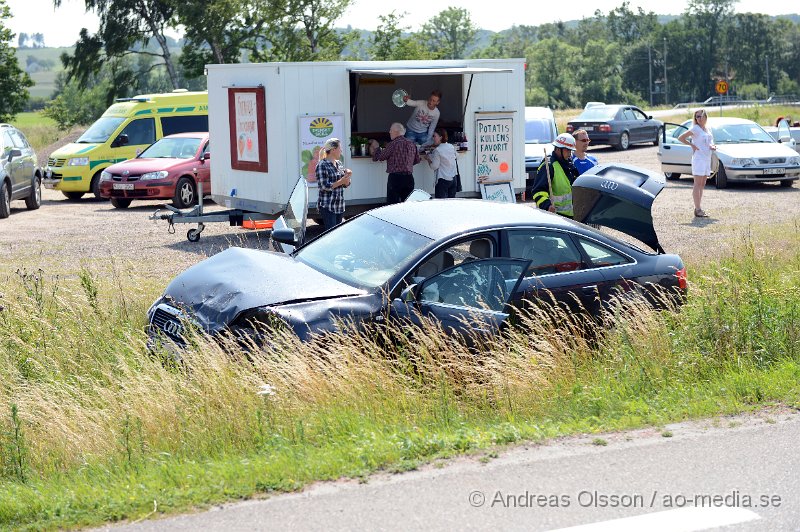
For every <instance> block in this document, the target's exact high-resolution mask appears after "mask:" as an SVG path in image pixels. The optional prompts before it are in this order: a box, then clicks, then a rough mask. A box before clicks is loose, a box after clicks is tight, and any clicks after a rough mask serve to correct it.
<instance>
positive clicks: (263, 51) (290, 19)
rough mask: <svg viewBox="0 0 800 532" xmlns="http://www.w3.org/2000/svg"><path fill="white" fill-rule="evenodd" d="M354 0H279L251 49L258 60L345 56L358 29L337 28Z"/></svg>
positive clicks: (333, 58)
mask: <svg viewBox="0 0 800 532" xmlns="http://www.w3.org/2000/svg"><path fill="white" fill-rule="evenodd" d="M351 3H352V0H327V1H323V0H279V1H278V2H271V6H272V8H271V9H272V12H271V16H270V17H269V20H268V21H267V24H266V25H265V27H264V31H263V32H262V35H261V37H260V39H259V41H258V42H257V43H256V44H257V46H256V48H254V49H252V50H251V51H250V53H251V57H252V59H253V60H255V61H326V60H337V59H340V58H341V54H342V51H343V50H344V49H345V47H346V46H347V45H348V44H350V43H354V42H356V41H357V39H358V34H357V32H354V31H349V32H340V31H338V30H337V29H336V28H335V24H336V21H338V20H339V19H340V18H341V17H342V15H343V14H344V12H345V11H346V10H347V8H348V7H350V4H351Z"/></svg>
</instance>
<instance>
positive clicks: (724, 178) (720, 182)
mask: <svg viewBox="0 0 800 532" xmlns="http://www.w3.org/2000/svg"><path fill="white" fill-rule="evenodd" d="M714 186H716V187H717V188H727V187H728V174H726V173H725V167H724V166H722V163H719V169H718V170H717V177H715V178H714Z"/></svg>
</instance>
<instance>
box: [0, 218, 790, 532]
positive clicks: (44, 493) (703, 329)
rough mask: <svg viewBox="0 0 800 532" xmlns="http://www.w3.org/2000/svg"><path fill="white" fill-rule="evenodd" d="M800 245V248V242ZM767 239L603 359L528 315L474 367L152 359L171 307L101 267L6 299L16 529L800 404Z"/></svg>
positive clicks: (447, 346) (21, 285) (776, 264)
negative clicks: (148, 319) (150, 312)
mask: <svg viewBox="0 0 800 532" xmlns="http://www.w3.org/2000/svg"><path fill="white" fill-rule="evenodd" d="M792 234H796V232H795V233H792ZM798 243H799V242H798V237H795V240H794V241H793V242H791V243H790V244H791V245H787V246H785V247H782V248H781V249H780V250H778V251H774V252H764V251H759V249H757V247H756V246H755V245H754V244H753V242H752V241H747V242H745V243H744V244H742V245H741V246H740V247H739V248H737V249H736V251H735V252H734V254H733V255H732V256H731V257H728V258H726V259H724V260H722V261H721V262H720V263H718V264H715V265H709V266H705V267H702V268H698V269H697V270H694V271H692V274H691V280H692V281H693V285H692V287H691V296H690V299H689V301H688V303H687V305H686V306H685V307H683V308H682V309H681V311H680V312H677V313H674V312H661V313H655V312H652V311H650V310H648V309H646V308H639V307H636V308H627V309H626V311H625V312H624V313H620V314H619V315H618V316H617V319H616V321H615V325H614V326H613V327H612V328H608V329H607V330H605V331H604V334H603V335H602V336H601V337H600V340H598V341H588V340H586V339H585V338H584V337H581V336H577V335H576V334H575V327H576V324H575V323H574V322H573V319H572V318H571V317H570V316H558V317H557V319H555V320H553V319H548V320H547V322H548V323H552V326H548V327H546V328H543V327H542V326H541V324H542V323H544V317H543V316H542V315H531V316H529V317H526V318H523V323H522V326H521V327H520V328H519V329H517V330H515V331H514V332H513V333H512V334H509V335H508V336H507V337H505V338H502V339H499V340H497V341H496V342H494V343H491V344H489V345H487V346H486V349H485V352H483V353H481V354H480V355H476V354H474V353H473V352H471V351H469V350H467V349H465V348H464V346H463V345H461V344H460V343H459V342H458V341H456V340H454V339H452V338H448V337H447V336H446V335H443V334H441V331H439V330H438V329H437V327H436V326H435V325H434V324H429V325H428V326H426V327H424V328H421V329H413V330H407V331H406V333H407V335H406V336H405V337H404V338H402V339H396V338H395V339H394V340H395V342H394V343H393V344H391V347H387V342H386V338H385V337H384V336H383V335H382V334H381V333H380V332H379V331H378V332H373V333H372V334H362V335H359V334H356V333H355V332H353V331H345V332H344V333H343V334H341V335H337V336H335V337H332V338H328V339H326V341H323V342H318V343H310V344H299V343H298V342H297V341H296V340H295V339H294V338H293V337H291V336H289V335H280V334H277V333H276V336H275V339H274V344H273V345H272V346H270V349H269V350H260V351H254V352H252V353H249V354H244V353H242V352H241V350H240V349H239V348H238V347H237V346H235V345H233V344H225V343H222V344H218V343H215V342H211V341H208V340H206V339H204V338H197V339H195V342H193V345H192V348H190V349H189V350H187V352H186V353H184V356H183V360H182V362H181V364H174V363H169V362H166V363H165V362H164V360H162V359H159V358H158V357H153V356H150V355H148V354H147V353H146V351H145V349H144V334H143V332H142V329H143V326H144V322H143V320H144V314H145V310H146V307H147V305H148V304H149V303H150V301H151V300H152V298H153V296H154V295H155V294H154V292H153V289H152V288H147V286H151V285H144V284H141V283H140V282H139V281H137V280H136V279H135V278H129V277H127V276H126V277H124V279H123V278H122V277H120V276H119V275H116V274H113V275H110V276H108V277H104V276H102V275H99V274H98V272H93V271H91V270H90V269H87V268H83V269H82V270H81V271H80V272H78V274H77V275H76V276H74V277H70V278H58V277H53V276H49V275H48V274H46V273H45V272H42V271H18V272H17V273H15V274H10V275H7V276H6V277H5V278H4V279H2V281H3V282H2V286H3V287H4V288H3V294H2V297H0V306H2V307H3V310H2V311H0V527H4V528H14V529H53V528H66V527H74V526H82V525H92V524H100V523H104V522H107V521H117V520H122V519H139V518H143V517H147V516H151V515H153V514H154V513H161V512H175V511H181V510H186V509H188V508H191V507H203V506H206V505H209V504H212V503H216V502H221V501H227V500H234V499H241V498H249V497H254V496H258V495H259V494H263V493H269V492H274V491H279V492H280V491H287V490H295V489H299V488H301V487H302V486H304V485H306V484H307V483H309V482H312V481H315V480H326V479H336V478H341V477H362V476H365V475H368V474H369V473H371V472H374V471H376V470H388V471H402V470H408V469H413V468H415V467H417V466H418V465H419V464H421V463H425V462H429V461H431V460H434V459H437V458H443V457H449V456H454V455H457V454H460V453H465V452H471V451H474V450H480V449H485V448H489V447H491V446H494V445H502V444H508V443H513V442H517V441H522V440H533V441H537V440H542V439H546V438H550V437H554V436H559V435H566V434H574V433H584V432H589V433H592V432H600V431H608V430H617V429H626V428H634V427H640V426H643V425H659V424H662V423H667V422H671V421H676V420H682V419H687V418H695V417H703V416H712V415H717V414H727V413H735V412H742V411H746V410H748V409H752V408H756V407H759V406H761V405H767V404H773V403H781V404H789V405H797V404H798V402H800V397H798V395H799V394H800V389H799V387H798V382H800V358H798V335H800V327H798V325H799V324H800V321H799V320H798V318H799V316H800V293H799V291H800V288H798V287H800V267H799V266H800V254H798V253H797V252H796V251H794V250H797V249H800V247H799V246H798V245H797V244H798Z"/></svg>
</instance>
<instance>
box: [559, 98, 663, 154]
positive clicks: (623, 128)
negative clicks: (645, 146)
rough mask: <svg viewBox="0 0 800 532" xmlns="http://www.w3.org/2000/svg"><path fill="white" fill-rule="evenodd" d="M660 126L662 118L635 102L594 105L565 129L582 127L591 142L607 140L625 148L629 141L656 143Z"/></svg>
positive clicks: (571, 121)
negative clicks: (652, 114)
mask: <svg viewBox="0 0 800 532" xmlns="http://www.w3.org/2000/svg"><path fill="white" fill-rule="evenodd" d="M663 128H664V123H663V122H661V121H660V120H655V119H653V117H652V116H650V115H646V114H645V113H644V111H642V110H641V109H639V108H638V107H636V106H633V105H596V106H593V107H589V108H588V109H584V111H583V112H582V113H581V114H580V115H579V116H578V117H577V118H575V119H574V120H570V121H569V123H568V124H567V133H572V132H573V131H576V130H578V129H585V130H586V131H588V132H589V138H591V139H592V145H596V144H609V145H611V146H614V147H616V148H617V149H618V150H627V149H628V147H629V146H630V145H631V144H640V143H643V142H652V143H653V144H655V145H658V139H659V137H660V136H661V131H662V130H663Z"/></svg>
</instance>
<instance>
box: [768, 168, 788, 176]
mask: <svg viewBox="0 0 800 532" xmlns="http://www.w3.org/2000/svg"><path fill="white" fill-rule="evenodd" d="M785 173H786V168H764V175H776V174H785Z"/></svg>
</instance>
